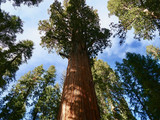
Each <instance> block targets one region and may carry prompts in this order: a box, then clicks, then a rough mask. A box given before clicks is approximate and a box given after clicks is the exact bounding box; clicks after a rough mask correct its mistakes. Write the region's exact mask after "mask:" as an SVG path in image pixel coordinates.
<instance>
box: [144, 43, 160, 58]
mask: <svg viewBox="0 0 160 120" xmlns="http://www.w3.org/2000/svg"><path fill="white" fill-rule="evenodd" d="M146 52H147V54H148V55H150V56H152V57H153V58H154V59H159V60H160V49H159V48H158V47H155V46H153V45H149V46H147V47H146Z"/></svg>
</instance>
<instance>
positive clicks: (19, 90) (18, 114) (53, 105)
mask: <svg viewBox="0 0 160 120" xmlns="http://www.w3.org/2000/svg"><path fill="white" fill-rule="evenodd" d="M55 77H56V75H55V67H54V66H50V67H49V69H48V70H47V71H45V70H44V69H43V66H42V65H41V66H38V67H37V68H35V69H34V70H33V71H30V72H28V73H27V74H25V75H24V76H22V77H21V79H20V80H19V81H18V83H17V84H16V86H15V87H13V88H12V90H11V91H10V92H9V94H8V95H7V96H6V97H4V98H3V99H2V101H1V104H2V106H1V111H0V119H3V120H20V119H22V118H23V117H24V115H25V113H26V107H27V106H28V107H29V106H33V110H31V114H32V115H33V119H36V118H38V119H42V120H44V119H55V118H56V115H57V111H58V106H59V103H60V97H61V94H60V88H59V85H58V84H56V85H55Z"/></svg>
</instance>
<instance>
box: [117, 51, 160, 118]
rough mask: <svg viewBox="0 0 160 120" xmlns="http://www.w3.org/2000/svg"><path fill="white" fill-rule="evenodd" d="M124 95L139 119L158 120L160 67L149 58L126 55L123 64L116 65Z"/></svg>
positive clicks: (133, 54)
mask: <svg viewBox="0 0 160 120" xmlns="http://www.w3.org/2000/svg"><path fill="white" fill-rule="evenodd" d="M116 66H117V71H118V72H119V73H120V78H121V79H122V82H123V84H122V86H123V88H124V90H125V94H126V95H127V96H128V97H129V99H130V104H131V108H133V111H134V112H135V113H136V114H138V115H139V117H140V118H141V119H147V118H148V117H149V119H151V120H158V119H159V118H160V116H159V115H160V111H159V108H160V106H159V100H160V97H159V94H160V65H159V63H158V61H157V60H154V59H152V58H151V57H149V56H144V55H140V54H135V53H127V56H126V59H123V63H117V65H116Z"/></svg>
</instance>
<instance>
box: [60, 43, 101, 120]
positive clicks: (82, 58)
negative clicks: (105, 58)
mask: <svg viewBox="0 0 160 120" xmlns="http://www.w3.org/2000/svg"><path fill="white" fill-rule="evenodd" d="M58 120H100V114H99V108H98V104H97V99H96V94H95V89H94V84H93V78H92V73H91V67H90V62H89V57H88V55H87V52H86V50H85V49H84V48H83V47H82V46H80V45H79V47H78V48H76V50H75V51H73V52H72V53H71V54H70V56H69V58H68V67H67V74H66V80H65V82H64V87H63V93H62V100H61V105H60V108H59V114H58Z"/></svg>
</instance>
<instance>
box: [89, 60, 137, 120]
mask: <svg viewBox="0 0 160 120" xmlns="http://www.w3.org/2000/svg"><path fill="white" fill-rule="evenodd" d="M92 74H93V81H94V84H95V90H96V94H97V98H98V104H99V106H100V113H101V120H135V118H134V116H133V115H132V113H131V111H130V109H129V107H128V105H127V102H126V101H125V99H124V97H123V88H122V84H121V81H120V80H119V77H118V76H117V75H116V73H115V72H114V71H113V70H112V69H111V68H110V66H109V65H108V64H107V63H106V62H104V61H103V60H95V61H94V65H93V67H92Z"/></svg>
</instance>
